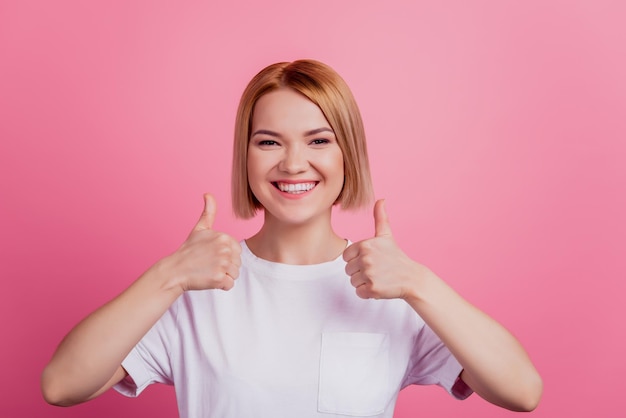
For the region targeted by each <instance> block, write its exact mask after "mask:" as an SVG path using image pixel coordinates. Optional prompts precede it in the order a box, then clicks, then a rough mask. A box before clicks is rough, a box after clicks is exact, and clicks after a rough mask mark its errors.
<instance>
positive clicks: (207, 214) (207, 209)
mask: <svg viewBox="0 0 626 418" xmlns="http://www.w3.org/2000/svg"><path fill="white" fill-rule="evenodd" d="M216 212H217V202H216V201H215V198H214V197H213V195H212V194H210V193H205V194H204V210H203V211H202V215H200V219H199V220H198V223H197V224H196V227H195V228H194V229H195V230H196V231H198V230H202V229H211V228H213V222H214V221H215V213H216Z"/></svg>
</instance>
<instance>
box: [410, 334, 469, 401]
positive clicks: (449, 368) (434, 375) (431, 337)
mask: <svg viewBox="0 0 626 418" xmlns="http://www.w3.org/2000/svg"><path fill="white" fill-rule="evenodd" d="M462 371H463V367H462V366H461V364H460V363H459V362H458V361H457V360H456V358H455V357H454V356H453V355H452V353H451V352H450V350H448V348H447V347H446V346H445V345H444V344H443V342H442V341H441V340H440V339H439V337H438V336H437V335H436V334H435V333H434V332H433V331H432V330H431V329H430V327H429V326H428V325H424V326H423V327H422V329H421V330H420V332H419V333H418V335H417V337H416V339H415V346H414V347H413V352H412V354H411V359H410V364H409V370H408V373H407V376H406V378H405V381H404V382H403V385H402V386H403V387H406V386H408V385H438V386H441V387H442V388H444V389H445V390H446V391H447V392H448V393H449V394H450V395H452V396H454V397H455V398H457V399H465V398H467V397H468V396H469V395H471V394H472V390H471V389H470V388H469V387H468V386H467V385H465V383H464V382H463V381H462V380H461V379H460V374H461V372H462Z"/></svg>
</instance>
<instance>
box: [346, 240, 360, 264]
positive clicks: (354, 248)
mask: <svg viewBox="0 0 626 418" xmlns="http://www.w3.org/2000/svg"><path fill="white" fill-rule="evenodd" d="M358 255H359V246H358V245H356V244H352V245H350V246H349V247H348V248H346V249H345V250H343V260H344V261H350V260H352V259H353V258H355V257H356V256H358Z"/></svg>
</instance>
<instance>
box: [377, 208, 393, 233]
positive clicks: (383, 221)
mask: <svg viewBox="0 0 626 418" xmlns="http://www.w3.org/2000/svg"><path fill="white" fill-rule="evenodd" d="M374 227H375V231H376V236H377V237H381V236H385V235H391V226H390V225H389V217H388V216H387V211H385V201H384V200H383V199H379V200H377V201H376V203H375V204H374Z"/></svg>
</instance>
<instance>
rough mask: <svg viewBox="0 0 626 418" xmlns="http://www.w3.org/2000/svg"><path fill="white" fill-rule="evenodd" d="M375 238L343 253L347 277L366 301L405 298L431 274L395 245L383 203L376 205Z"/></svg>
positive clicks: (356, 244)
mask: <svg viewBox="0 0 626 418" xmlns="http://www.w3.org/2000/svg"><path fill="white" fill-rule="evenodd" d="M374 224H375V236H374V237H373V238H369V239H366V240H363V241H359V242H356V243H354V244H352V245H350V246H349V247H348V248H346V250H345V251H344V252H343V259H344V260H345V261H346V262H347V264H346V273H347V274H348V275H349V276H350V283H351V284H352V286H354V287H355V288H356V294H357V295H358V296H359V297H361V298H363V299H369V298H374V299H395V298H402V299H404V298H406V297H407V296H409V295H410V294H411V293H413V294H414V293H415V288H416V286H417V285H418V284H419V281H420V278H421V277H424V275H427V274H429V273H430V271H429V270H428V269H427V268H426V267H424V266H422V265H421V264H418V263H416V262H415V261H413V260H412V259H410V258H409V257H408V256H407V255H406V254H405V253H404V252H403V251H402V250H401V249H400V248H399V247H398V245H397V244H396V242H395V240H394V239H393V236H392V234H391V226H390V225H389V219H388V217H387V212H386V211H385V206H384V200H378V201H376V203H375V205H374Z"/></svg>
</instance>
